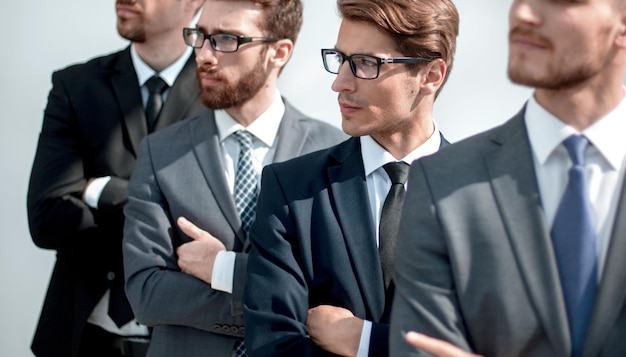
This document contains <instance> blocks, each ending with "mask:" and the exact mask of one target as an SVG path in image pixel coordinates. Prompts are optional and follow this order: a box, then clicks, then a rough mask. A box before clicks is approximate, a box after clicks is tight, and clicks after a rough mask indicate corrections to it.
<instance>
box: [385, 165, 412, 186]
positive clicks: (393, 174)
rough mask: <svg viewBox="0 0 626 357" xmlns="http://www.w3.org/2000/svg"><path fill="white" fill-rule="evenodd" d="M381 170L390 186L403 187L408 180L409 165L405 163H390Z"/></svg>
mask: <svg viewBox="0 0 626 357" xmlns="http://www.w3.org/2000/svg"><path fill="white" fill-rule="evenodd" d="M383 169H385V171H386V172H387V175H389V179H390V180H391V183H392V184H396V183H399V184H403V185H404V184H405V183H406V180H407V179H408V178H409V165H408V164H407V163H405V162H402V161H398V162H390V163H387V164H385V165H383Z"/></svg>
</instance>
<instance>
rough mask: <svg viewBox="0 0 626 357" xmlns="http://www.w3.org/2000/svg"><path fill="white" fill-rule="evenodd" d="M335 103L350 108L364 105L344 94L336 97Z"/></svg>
mask: <svg viewBox="0 0 626 357" xmlns="http://www.w3.org/2000/svg"><path fill="white" fill-rule="evenodd" d="M337 101H339V103H342V104H344V105H349V106H351V107H358V108H361V107H364V106H365V103H364V102H363V101H362V100H358V99H357V98H355V97H353V96H352V95H350V94H346V93H339V95H338V96H337Z"/></svg>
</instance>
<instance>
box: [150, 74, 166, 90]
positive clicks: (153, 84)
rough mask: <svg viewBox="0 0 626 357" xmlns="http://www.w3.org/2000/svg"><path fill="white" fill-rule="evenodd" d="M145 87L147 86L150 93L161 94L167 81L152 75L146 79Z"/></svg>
mask: <svg viewBox="0 0 626 357" xmlns="http://www.w3.org/2000/svg"><path fill="white" fill-rule="evenodd" d="M146 87H147V88H148V92H150V93H158V94H161V93H163V91H165V89H166V88H167V87H168V85H167V83H165V81H164V80H163V78H161V77H159V76H157V75H154V76H152V77H150V79H148V80H147V81H146Z"/></svg>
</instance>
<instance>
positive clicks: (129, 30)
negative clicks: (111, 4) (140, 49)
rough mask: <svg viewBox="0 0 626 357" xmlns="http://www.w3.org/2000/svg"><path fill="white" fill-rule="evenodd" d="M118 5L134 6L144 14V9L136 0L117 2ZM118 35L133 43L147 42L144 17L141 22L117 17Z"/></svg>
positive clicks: (120, 0)
mask: <svg viewBox="0 0 626 357" xmlns="http://www.w3.org/2000/svg"><path fill="white" fill-rule="evenodd" d="M115 4H116V5H127V6H133V7H134V8H135V10H136V11H137V12H139V14H140V15H141V14H143V9H142V8H141V7H140V6H139V5H137V3H136V0H117V1H116V2H115ZM117 33H119V35H120V36H122V37H123V38H125V39H127V40H129V41H131V42H145V41H146V30H145V27H144V23H143V17H142V16H140V17H139V20H136V19H127V18H124V17H119V16H118V17H117Z"/></svg>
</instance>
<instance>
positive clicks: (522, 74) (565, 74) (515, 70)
mask: <svg viewBox="0 0 626 357" xmlns="http://www.w3.org/2000/svg"><path fill="white" fill-rule="evenodd" d="M522 61H523V59H522ZM599 71H600V69H599V68H598V67H597V66H594V65H593V64H591V63H577V64H571V63H567V62H566V63H562V62H559V63H554V64H550V65H548V66H547V67H546V69H545V73H544V74H541V75H538V74H531V73H529V72H528V71H526V70H525V69H524V68H523V66H517V65H516V64H515V62H514V61H512V60H510V59H509V66H508V71H507V72H508V76H509V79H510V80H511V81H512V82H513V83H516V84H520V85H524V86H529V87H533V88H540V89H550V90H561V89H567V88H573V87H576V86H578V85H580V84H581V83H584V82H586V81H587V80H589V78H591V77H593V76H594V75H596V74H597V73H598V72H599Z"/></svg>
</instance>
